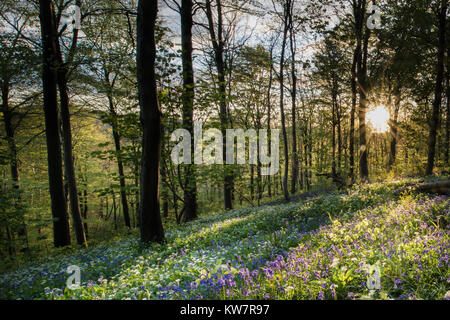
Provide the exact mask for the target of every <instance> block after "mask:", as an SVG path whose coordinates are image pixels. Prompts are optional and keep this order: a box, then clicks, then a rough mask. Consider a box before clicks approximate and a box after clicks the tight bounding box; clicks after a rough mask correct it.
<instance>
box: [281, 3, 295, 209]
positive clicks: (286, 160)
mask: <svg viewBox="0 0 450 320" xmlns="http://www.w3.org/2000/svg"><path fill="white" fill-rule="evenodd" d="M292 4H293V3H292V1H291V0H285V1H283V3H282V5H283V13H282V19H281V20H282V23H283V37H282V44H281V56H280V74H279V81H280V110H281V126H282V133H283V141H284V176H283V194H284V198H285V200H286V201H289V190H288V175H289V142H288V136H287V130H286V116H285V112H284V63H285V50H286V42H287V34H288V31H289V27H290V26H289V22H290V21H289V15H290V12H291V10H292Z"/></svg>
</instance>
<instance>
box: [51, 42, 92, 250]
mask: <svg viewBox="0 0 450 320" xmlns="http://www.w3.org/2000/svg"><path fill="white" fill-rule="evenodd" d="M56 48H57V52H58V72H57V78H58V88H59V99H60V106H61V110H60V111H61V123H62V132H63V141H62V142H63V150H64V169H65V177H66V178H67V185H68V188H69V190H68V193H69V199H70V212H71V213H72V219H73V226H74V229H75V235H76V238H77V243H78V244H79V245H81V246H84V247H87V245H86V235H85V231H84V227H83V220H82V218H81V213H80V205H79V201H78V191H77V183H76V178H75V167H74V162H73V153H72V149H73V147H72V129H71V125H70V111H69V103H70V102H69V95H68V87H67V71H68V70H67V69H66V67H65V66H64V65H63V61H62V56H61V50H60V48H59V44H58V43H57V44H56Z"/></svg>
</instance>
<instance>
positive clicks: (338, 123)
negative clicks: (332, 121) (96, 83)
mask: <svg viewBox="0 0 450 320" xmlns="http://www.w3.org/2000/svg"><path fill="white" fill-rule="evenodd" d="M336 103H337V105H336V126H337V144H338V160H337V171H338V173H339V174H340V173H341V169H342V128H341V117H342V113H341V105H340V103H339V102H336Z"/></svg>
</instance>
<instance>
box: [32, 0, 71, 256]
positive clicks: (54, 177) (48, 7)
mask: <svg viewBox="0 0 450 320" xmlns="http://www.w3.org/2000/svg"><path fill="white" fill-rule="evenodd" d="M39 4H40V6H39V8H40V22H41V34H42V47H43V71H42V84H43V92H44V114H45V133H46V140H47V156H48V158H47V161H48V175H49V191H50V198H51V207H52V215H53V237H54V245H55V247H64V246H68V245H70V230H69V221H68V216H67V208H66V199H65V196H64V183H63V178H62V155H61V138H60V133H59V120H58V102H57V89H56V86H57V75H56V67H57V65H58V59H57V52H56V41H57V38H56V26H55V21H54V19H53V17H54V12H53V7H52V3H51V1H50V0H39Z"/></svg>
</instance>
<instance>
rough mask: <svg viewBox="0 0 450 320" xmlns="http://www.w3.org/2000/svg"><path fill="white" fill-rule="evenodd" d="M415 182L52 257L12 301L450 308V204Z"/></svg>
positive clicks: (16, 285)
mask: <svg viewBox="0 0 450 320" xmlns="http://www.w3.org/2000/svg"><path fill="white" fill-rule="evenodd" d="M410 182H411V180H408V181H406V180H403V181H399V182H389V183H386V182H385V183H375V184H370V185H365V186H355V187H353V188H352V189H348V190H346V191H345V192H341V193H339V192H338V191H331V192H327V193H320V192H319V193H313V194H304V195H301V196H298V197H295V198H294V199H293V200H292V201H290V202H289V203H285V202H283V201H279V202H274V203H270V204H266V205H262V206H260V207H252V208H244V209H239V210H233V211H229V212H226V213H223V214H218V215H214V216H209V217H204V218H200V219H198V220H196V221H194V222H191V223H188V224H185V225H180V226H174V227H171V228H170V229H168V230H167V232H166V236H167V242H166V243H164V244H153V245H151V246H145V247H144V246H141V245H140V243H139V241H138V239H137V238H134V237H133V238H128V239H124V240H121V241H116V242H113V243H111V244H108V245H102V246H98V247H95V248H89V249H86V250H80V251H79V252H77V253H75V254H69V255H61V256H58V257H51V258H50V257H49V258H48V259H47V261H44V262H42V261H40V262H35V263H33V264H28V265H25V266H23V267H21V268H19V269H17V270H14V271H12V272H9V273H5V274H2V275H0V299H376V298H381V299H450V291H449V290H450V271H449V263H450V262H449V256H448V254H449V247H450V228H449V227H450V226H449V223H448V222H449V221H450V198H449V197H447V196H433V195H425V194H420V193H419V194H417V193H410V192H407V191H405V192H403V193H401V194H399V193H398V192H396V191H397V190H401V189H402V188H404V187H405V185H407V183H410ZM72 265H76V266H78V267H79V268H80V269H81V287H80V288H78V289H73V290H71V289H69V288H67V287H66V281H67V279H68V277H69V274H68V273H67V268H68V267H69V266H72ZM374 270H375V271H376V272H375V274H369V273H371V272H372V271H374ZM377 273H379V283H377V278H376V277H375V276H376V274H377ZM368 279H373V281H374V283H372V284H371V285H368V283H367V281H368ZM378 284H379V289H378V290H369V287H370V288H374V287H377V285H378Z"/></svg>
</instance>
